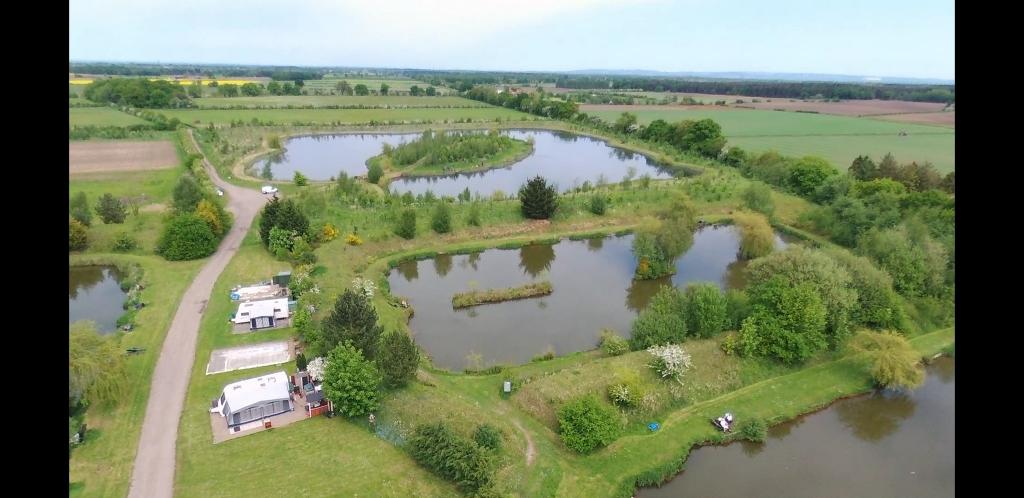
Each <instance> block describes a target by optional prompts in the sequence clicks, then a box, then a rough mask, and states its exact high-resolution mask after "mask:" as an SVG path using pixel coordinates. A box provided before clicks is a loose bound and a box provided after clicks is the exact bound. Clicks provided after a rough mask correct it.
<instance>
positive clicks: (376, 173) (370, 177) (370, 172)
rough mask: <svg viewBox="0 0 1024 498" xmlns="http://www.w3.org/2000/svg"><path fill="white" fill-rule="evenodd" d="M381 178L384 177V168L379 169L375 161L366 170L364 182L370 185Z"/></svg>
mask: <svg viewBox="0 0 1024 498" xmlns="http://www.w3.org/2000/svg"><path fill="white" fill-rule="evenodd" d="M382 176H384V168H381V167H380V164H377V162H376V161H374V162H373V164H371V165H370V167H369V169H367V170H366V180H367V181H368V182H370V183H377V182H378V181H380V177H382Z"/></svg>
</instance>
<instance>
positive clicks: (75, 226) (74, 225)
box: [68, 219, 89, 251]
mask: <svg viewBox="0 0 1024 498" xmlns="http://www.w3.org/2000/svg"><path fill="white" fill-rule="evenodd" d="M88 246H89V234H88V231H87V230H86V229H85V225H84V224H82V222H80V221H78V220H76V219H69V220H68V250H69V251H81V250H83V249H85V248H86V247H88Z"/></svg>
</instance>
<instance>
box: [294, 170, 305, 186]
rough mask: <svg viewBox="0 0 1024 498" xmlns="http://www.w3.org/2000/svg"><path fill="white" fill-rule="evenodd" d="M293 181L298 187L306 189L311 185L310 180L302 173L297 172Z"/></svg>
mask: <svg viewBox="0 0 1024 498" xmlns="http://www.w3.org/2000/svg"><path fill="white" fill-rule="evenodd" d="M292 181H293V182H295V186H296V187H305V186H306V185H309V179H308V178H306V175H303V174H302V172H301V171H296V172H295V176H294V177H292Z"/></svg>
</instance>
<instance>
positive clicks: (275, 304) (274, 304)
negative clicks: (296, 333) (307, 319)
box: [232, 297, 289, 330]
mask: <svg viewBox="0 0 1024 498" xmlns="http://www.w3.org/2000/svg"><path fill="white" fill-rule="evenodd" d="M288 316H289V303H288V298H286V297H282V298H278V299H267V300H264V301H249V302H244V303H240V304H239V305H238V311H237V312H236V313H235V316H234V317H233V318H232V321H233V322H234V323H235V324H236V325H242V324H246V323H248V324H249V330H257V329H267V328H272V327H276V326H277V322H278V321H280V320H287V319H288Z"/></svg>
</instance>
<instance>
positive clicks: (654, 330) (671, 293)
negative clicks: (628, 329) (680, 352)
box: [629, 286, 686, 351]
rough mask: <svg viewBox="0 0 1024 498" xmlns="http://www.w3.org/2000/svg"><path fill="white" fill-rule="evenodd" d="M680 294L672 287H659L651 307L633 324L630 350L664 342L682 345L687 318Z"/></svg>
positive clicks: (637, 349) (641, 313)
mask: <svg viewBox="0 0 1024 498" xmlns="http://www.w3.org/2000/svg"><path fill="white" fill-rule="evenodd" d="M684 306H685V304H684V301H683V297H682V294H681V293H680V292H679V290H678V289H676V288H675V287H672V286H665V287H662V288H661V290H659V291H658V293H657V294H655V295H654V298H652V299H651V304H650V306H648V307H647V309H645V310H643V311H642V312H640V315H639V316H637V317H636V320H634V321H633V337H631V338H630V339H629V345H630V347H631V348H632V349H633V351H639V350H641V349H647V348H649V347H651V346H655V345H658V344H666V343H679V342H683V340H684V338H685V337H686V316H685V313H684V311H685V309H684Z"/></svg>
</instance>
